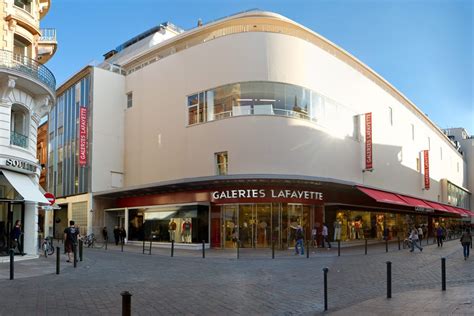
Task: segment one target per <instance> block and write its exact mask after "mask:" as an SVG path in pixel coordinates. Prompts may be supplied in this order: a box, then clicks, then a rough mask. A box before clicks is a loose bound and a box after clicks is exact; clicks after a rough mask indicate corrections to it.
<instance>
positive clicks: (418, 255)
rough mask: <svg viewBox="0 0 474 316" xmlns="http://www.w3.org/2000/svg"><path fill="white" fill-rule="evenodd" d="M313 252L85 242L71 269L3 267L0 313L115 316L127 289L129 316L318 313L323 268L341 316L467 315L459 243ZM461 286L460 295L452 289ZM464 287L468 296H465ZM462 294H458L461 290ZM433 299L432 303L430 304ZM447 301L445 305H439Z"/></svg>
mask: <svg viewBox="0 0 474 316" xmlns="http://www.w3.org/2000/svg"><path fill="white" fill-rule="evenodd" d="M337 253H338V251H337V248H333V249H331V250H330V251H328V250H325V249H318V250H317V251H316V253H313V251H312V250H311V255H310V258H309V259H307V258H306V257H305V256H294V255H293V253H292V252H291V251H290V250H288V251H277V252H276V259H275V260H272V259H271V251H266V250H253V249H241V250H240V253H239V254H240V258H239V259H237V258H236V250H233V249H231V250H207V252H206V258H205V259H203V258H202V256H201V255H202V253H201V252H200V251H190V250H178V249H177V250H175V253H174V257H170V250H169V249H155V248H154V249H153V250H152V255H148V254H145V255H144V254H142V248H141V247H137V246H134V247H132V246H125V248H124V252H121V251H120V248H119V247H116V246H115V245H113V246H109V249H108V250H107V251H106V250H105V249H85V250H84V261H83V262H79V263H78V266H77V268H76V269H74V268H73V266H72V264H70V263H69V264H67V263H66V262H65V260H66V258H65V257H64V256H62V258H61V261H62V262H61V264H62V267H61V268H62V271H61V274H60V275H56V274H54V272H55V257H48V258H43V257H41V258H40V259H35V260H26V261H21V262H17V263H16V264H15V280H9V279H8V277H9V269H8V268H9V265H8V263H2V264H0V315H22V316H24V315H85V314H87V315H120V313H121V296H120V293H121V292H122V291H130V292H131V293H132V294H133V296H132V314H133V315H222V314H226V315H242V314H244V315H300V314H304V315H317V314H321V313H323V311H324V305H323V272H322V268H323V267H328V268H329V274H328V296H329V301H328V305H329V312H330V313H335V314H337V315H347V314H349V313H351V314H358V315H368V314H372V315H379V314H381V313H384V314H394V315H406V314H407V311H410V312H408V314H418V311H419V312H421V314H423V313H424V314H430V315H431V314H432V312H434V313H436V308H434V307H433V309H427V306H428V305H429V303H430V302H429V301H428V300H431V301H433V302H435V303H433V304H434V305H432V306H439V308H440V309H439V313H438V314H442V315H444V314H471V315H472V305H470V304H471V303H470V301H469V298H470V299H472V298H473V295H472V294H474V293H473V289H474V256H471V258H469V259H468V260H467V261H465V260H464V259H463V258H462V249H461V246H460V243H459V242H458V241H456V240H454V241H450V242H446V243H445V246H444V247H443V248H438V247H436V245H429V246H426V245H424V250H423V252H419V251H418V250H416V252H414V253H410V252H409V251H407V250H403V249H402V250H400V251H399V250H398V245H397V243H391V244H389V252H388V253H386V252H385V244H380V245H371V246H370V247H369V249H368V255H364V247H351V248H342V249H341V256H340V257H339V256H338V254H337ZM441 257H446V258H447V265H446V266H447V287H448V289H447V291H446V292H444V293H443V292H441V260H440V258H441ZM388 260H390V261H391V262H392V272H393V274H392V279H393V285H392V291H393V294H392V295H393V298H392V299H391V300H387V299H386V298H385V297H386V261H388ZM455 293H458V294H459V295H455ZM466 293H467V294H466ZM461 294H464V296H463V295H461ZM436 304H438V305H436ZM442 306H445V307H446V308H445V309H441V307H442Z"/></svg>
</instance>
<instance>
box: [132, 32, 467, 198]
mask: <svg viewBox="0 0 474 316" xmlns="http://www.w3.org/2000/svg"><path fill="white" fill-rule="evenodd" d="M363 72H364V71H362V72H361V71H358V70H356V69H354V67H352V66H351V65H349V64H347V63H346V62H344V61H342V60H341V59H339V58H337V57H335V56H334V55H331V54H330V53H328V52H327V51H325V50H323V49H321V48H320V47H318V46H316V45H314V44H312V43H310V42H308V41H306V40H303V39H301V38H298V37H294V36H289V35H283V34H277V33H268V32H247V33H239V34H233V35H228V36H223V37H220V38H217V39H214V40H211V41H209V42H206V43H202V44H200V45H196V46H193V47H190V48H188V49H186V50H183V51H181V52H178V53H176V54H174V55H171V56H168V57H166V58H165V59H162V60H159V61H157V62H155V63H153V64H151V65H148V66H147V67H144V68H143V69H140V70H137V71H135V72H133V73H132V74H130V75H128V76H127V88H126V89H127V91H133V95H134V100H133V102H134V105H133V107H132V108H130V109H127V111H126V117H125V130H126V135H125V144H126V145H125V148H126V154H125V161H126V162H125V173H126V177H125V185H126V186H133V185H143V184H147V183H152V182H156V181H157V179H159V180H160V181H164V180H175V179H181V178H193V177H203V176H213V175H215V174H216V171H215V163H214V160H213V155H214V153H215V152H220V151H227V152H228V155H229V174H273V175H304V176H314V177H323V178H329V179H334V180H342V181H349V182H353V183H356V184H362V185H367V186H373V187H377V188H380V189H383V190H388V191H395V192H400V193H404V194H409V195H414V196H418V197H422V198H426V199H429V200H434V201H437V200H438V197H439V196H440V195H441V187H440V185H439V183H440V181H441V179H449V181H451V182H453V183H455V184H456V185H458V186H460V187H463V186H465V185H466V180H465V178H464V169H465V165H464V162H463V159H462V156H461V155H460V154H459V153H458V152H457V151H456V150H455V149H454V148H453V147H452V145H451V144H450V142H449V141H448V140H447V138H446V137H445V136H444V135H443V134H442V133H441V131H440V130H439V129H438V128H436V127H434V126H433V124H432V123H431V122H429V121H428V119H427V118H426V117H425V116H423V115H422V114H420V113H419V111H418V110H417V109H415V108H413V107H410V106H407V105H406V104H402V103H401V102H399V101H398V100H397V99H395V98H394V97H393V96H392V95H391V94H389V93H387V92H386V91H385V90H384V89H382V88H381V86H380V85H379V84H376V83H375V82H374V81H372V80H370V79H369V78H367V77H366V76H365V75H364V73H363ZM249 81H252V82H253V81H268V82H279V83H288V84H293V85H298V86H303V87H305V88H309V89H311V90H312V91H315V92H317V93H319V94H321V95H324V96H326V97H329V98H331V99H333V100H335V101H337V102H338V103H340V104H342V105H344V106H345V107H347V108H349V109H351V110H352V111H353V112H354V113H356V114H359V115H361V119H360V129H359V130H360V134H361V137H359V139H357V137H356V138H354V137H341V136H340V135H338V134H340V133H338V130H339V129H341V128H342V126H338V125H337V120H335V124H334V125H333V126H330V127H324V126H321V125H319V124H318V122H311V121H306V120H303V119H298V118H288V117H283V116H266V115H255V116H254V115H250V116H239V117H229V118H225V119H222V120H216V121H212V122H207V123H202V124H197V125H192V126H188V121H187V107H186V102H187V96H189V95H192V94H194V93H197V92H200V91H203V90H207V89H212V88H214V87H218V86H221V85H225V84H231V83H239V82H249ZM389 108H391V109H392V115H393V116H392V121H393V124H390V116H389V111H390V110H389ZM367 112H372V120H373V160H374V170H373V172H370V173H369V172H365V173H364V172H362V170H363V169H364V148H365V147H364V140H363V134H364V126H363V123H364V120H363V117H364V116H363V114H364V113H367ZM412 126H413V128H414V139H413V137H412ZM423 150H430V177H431V181H432V185H431V188H430V190H423V189H422V187H423V186H422V172H421V171H417V158H420V152H421V151H423ZM137 153H140V154H137Z"/></svg>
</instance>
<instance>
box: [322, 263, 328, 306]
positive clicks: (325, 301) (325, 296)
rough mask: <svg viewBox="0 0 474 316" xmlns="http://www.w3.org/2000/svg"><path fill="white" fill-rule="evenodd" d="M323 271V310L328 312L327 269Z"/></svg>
mask: <svg viewBox="0 0 474 316" xmlns="http://www.w3.org/2000/svg"><path fill="white" fill-rule="evenodd" d="M323 271H324V310H325V311H327V310H328V271H329V269H328V268H323Z"/></svg>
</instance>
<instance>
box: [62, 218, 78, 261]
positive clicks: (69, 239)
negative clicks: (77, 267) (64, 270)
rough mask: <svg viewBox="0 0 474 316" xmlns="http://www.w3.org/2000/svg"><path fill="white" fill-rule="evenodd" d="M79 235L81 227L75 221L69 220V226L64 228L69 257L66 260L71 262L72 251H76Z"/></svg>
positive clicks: (65, 244) (65, 245)
mask: <svg viewBox="0 0 474 316" xmlns="http://www.w3.org/2000/svg"><path fill="white" fill-rule="evenodd" d="M78 235H79V229H77V227H76V226H75V225H74V221H69V227H68V228H66V229H65V230H64V247H65V249H66V252H67V257H68V260H66V262H71V253H72V252H73V251H74V252H75V251H76V246H77V236H78Z"/></svg>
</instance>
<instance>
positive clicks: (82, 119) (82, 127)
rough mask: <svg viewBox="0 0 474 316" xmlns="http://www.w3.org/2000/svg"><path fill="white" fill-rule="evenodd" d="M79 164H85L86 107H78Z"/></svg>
mask: <svg viewBox="0 0 474 316" xmlns="http://www.w3.org/2000/svg"><path fill="white" fill-rule="evenodd" d="M79 165H80V166H85V165H87V108H86V107H83V106H81V107H80V108H79Z"/></svg>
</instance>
